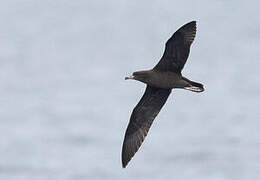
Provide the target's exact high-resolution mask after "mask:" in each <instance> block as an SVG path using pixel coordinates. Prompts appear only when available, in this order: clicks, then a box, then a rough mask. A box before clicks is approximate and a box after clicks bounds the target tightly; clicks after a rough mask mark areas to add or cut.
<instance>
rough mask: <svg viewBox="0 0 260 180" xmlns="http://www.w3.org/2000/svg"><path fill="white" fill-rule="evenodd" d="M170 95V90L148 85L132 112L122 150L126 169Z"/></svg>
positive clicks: (123, 163)
mask: <svg viewBox="0 0 260 180" xmlns="http://www.w3.org/2000/svg"><path fill="white" fill-rule="evenodd" d="M170 93H171V90H170V89H160V88H155V87H151V86H149V85H147V87H146V90H145V93H144V95H143V97H142V98H141V100H140V101H139V103H138V104H137V105H136V107H135V108H134V110H133V112H132V115H131V118H130V122H129V124H128V127H127V129H126V133H125V138H124V142H123V149H122V165H123V167H126V165H127V163H128V162H129V161H130V160H131V158H132V157H133V156H134V154H135V153H136V152H137V151H138V149H139V147H140V146H141V144H142V142H143V140H144V138H145V137H146V135H147V133H148V131H149V129H150V127H151V125H152V123H153V120H154V118H155V117H156V116H157V114H158V113H159V112H160V110H161V108H162V107H163V105H164V104H165V102H166V100H167V98H168V96H169V95H170Z"/></svg>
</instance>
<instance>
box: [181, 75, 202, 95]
mask: <svg viewBox="0 0 260 180" xmlns="http://www.w3.org/2000/svg"><path fill="white" fill-rule="evenodd" d="M183 79H184V80H186V81H187V82H188V84H189V85H188V86H186V87H184V89H187V90H190V91H193V92H203V91H204V87H203V84H201V83H197V82H194V81H191V80H189V79H187V78H183Z"/></svg>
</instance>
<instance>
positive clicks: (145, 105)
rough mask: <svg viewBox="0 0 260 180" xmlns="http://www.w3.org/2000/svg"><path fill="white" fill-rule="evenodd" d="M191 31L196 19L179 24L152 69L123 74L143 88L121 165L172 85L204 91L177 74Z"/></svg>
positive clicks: (185, 59) (123, 149)
mask: <svg viewBox="0 0 260 180" xmlns="http://www.w3.org/2000/svg"><path fill="white" fill-rule="evenodd" d="M195 35H196V21H192V22H189V23H187V24H185V25H183V26H182V27H181V28H180V29H178V30H177V31H176V32H175V33H174V34H173V35H172V37H171V38H170V39H169V40H168V41H167V42H166V45H165V51H164V53H163V56H162V58H161V59H160V61H159V63H158V64H157V65H156V66H155V67H154V68H153V69H151V70H146V71H137V72H134V73H133V74H132V75H131V76H129V77H126V78H125V79H134V80H137V81H141V82H143V83H145V84H146V90H145V93H144V95H143V97H142V98H141V100H140V101H139V103H138V104H137V105H136V106H135V108H134V110H133V112H132V115H131V117H130V122H129V124H128V126H127V129H126V132H125V138H124V142H123V148H122V166H123V167H124V168H125V167H126V165H127V164H128V162H129V161H130V160H131V158H132V157H133V156H134V154H135V153H136V152H137V151H138V149H139V147H140V146H141V144H142V142H143V141H144V139H145V137H146V135H147V133H148V131H149V129H150V127H151V125H152V123H153V120H154V118H155V117H156V116H157V115H158V113H159V112H160V110H161V108H162V107H163V105H164V104H165V102H166V100H167V98H168V97H169V95H170V93H171V91H172V89H174V88H182V89H187V90H190V91H193V92H202V91H204V88H203V85H202V84H200V83H197V82H193V81H191V80H189V79H187V78H185V77H183V76H182V74H181V71H182V69H183V67H184V64H185V63H186V61H187V58H188V56H189V52H190V46H191V44H192V42H193V40H194V38H195Z"/></svg>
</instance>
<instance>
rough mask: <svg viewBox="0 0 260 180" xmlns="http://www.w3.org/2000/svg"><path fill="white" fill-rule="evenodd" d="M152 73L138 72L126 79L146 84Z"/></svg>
mask: <svg viewBox="0 0 260 180" xmlns="http://www.w3.org/2000/svg"><path fill="white" fill-rule="evenodd" d="M149 75H150V71H136V72H134V73H133V74H132V75H130V76H128V77H125V80H127V79H134V80H137V81H141V82H146V81H147V80H148V79H149Z"/></svg>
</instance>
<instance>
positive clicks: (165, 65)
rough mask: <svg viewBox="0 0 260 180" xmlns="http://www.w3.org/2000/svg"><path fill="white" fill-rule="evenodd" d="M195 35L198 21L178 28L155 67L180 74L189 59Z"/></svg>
mask: <svg viewBox="0 0 260 180" xmlns="http://www.w3.org/2000/svg"><path fill="white" fill-rule="evenodd" d="M195 35H196V21H192V22H189V23H187V24H185V25H183V26H182V27H181V28H180V29H178V30H177V31H176V32H175V33H174V34H173V35H172V37H171V38H170V39H169V40H168V41H167V42H166V45H165V50H164V54H163V56H162V58H161V60H160V61H159V63H158V64H157V65H156V66H155V67H154V69H155V70H158V71H172V72H175V73H179V74H180V73H181V71H182V69H183V67H184V65H185V63H186V61H187V59H188V56H189V53H190V46H191V44H192V42H193V40H194V38H195Z"/></svg>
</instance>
